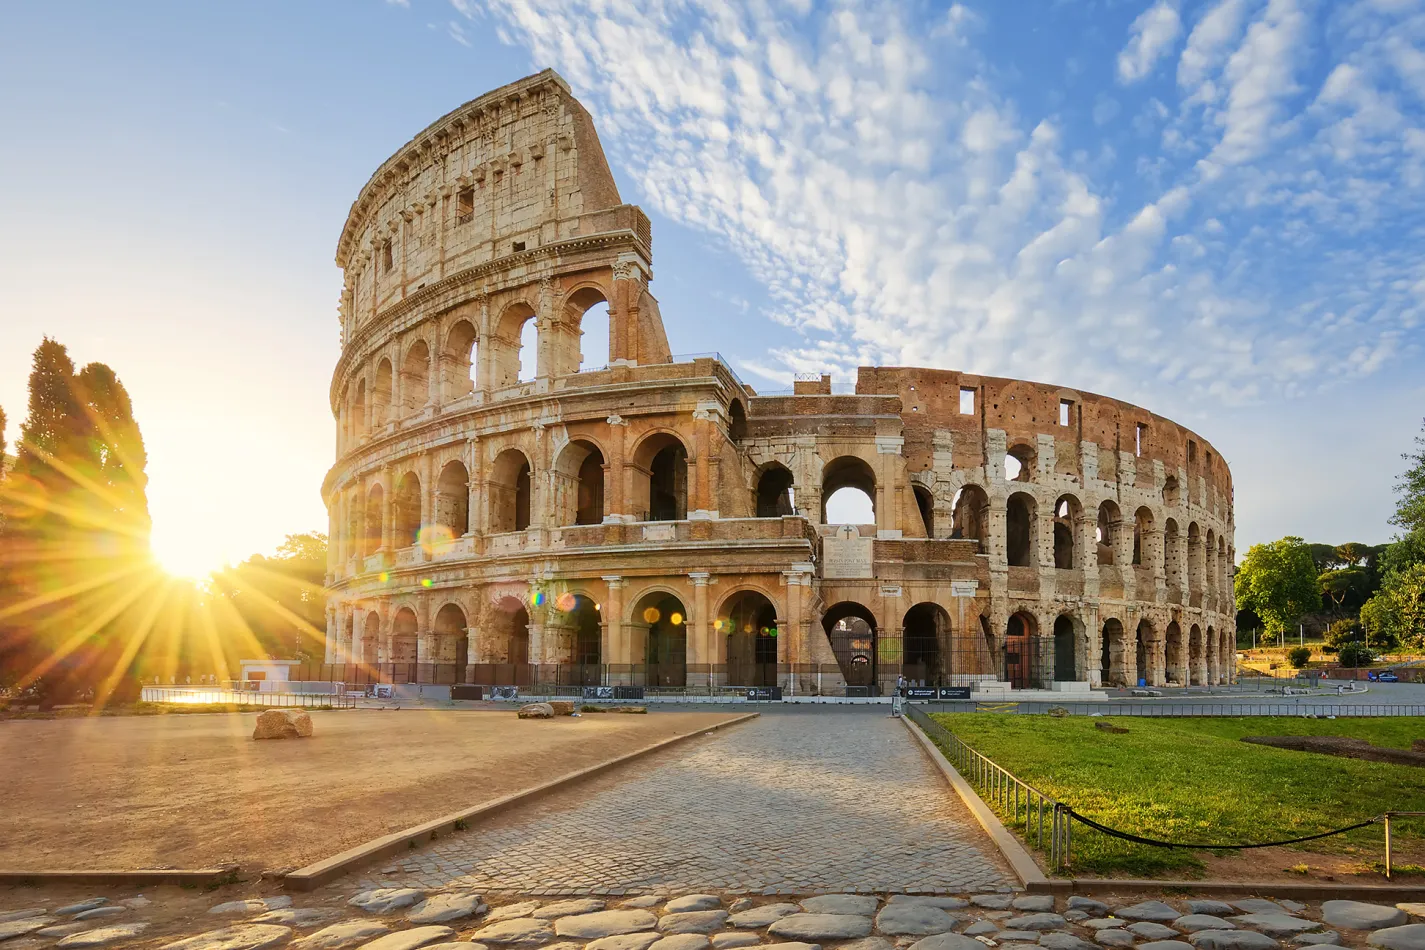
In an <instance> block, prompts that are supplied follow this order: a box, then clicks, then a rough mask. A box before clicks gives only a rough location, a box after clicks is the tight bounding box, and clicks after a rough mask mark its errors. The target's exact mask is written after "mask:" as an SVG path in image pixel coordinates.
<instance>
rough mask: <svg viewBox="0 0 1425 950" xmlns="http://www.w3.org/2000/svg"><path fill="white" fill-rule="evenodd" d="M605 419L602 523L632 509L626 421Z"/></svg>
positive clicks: (615, 521) (617, 417)
mask: <svg viewBox="0 0 1425 950" xmlns="http://www.w3.org/2000/svg"><path fill="white" fill-rule="evenodd" d="M605 421H606V422H607V423H608V426H609V430H608V432H609V438H608V448H609V454H608V457H607V458H605V459H604V463H605V468H604V524H619V523H620V522H623V521H625V520H628V519H627V516H628V515H629V514H630V513H631V511H632V505H630V504H629V500H628V494H629V492H628V488H629V486H628V473H627V471H626V467H627V466H626V465H625V463H624V459H625V456H626V455H627V452H628V446H627V444H626V443H627V439H628V421H627V420H626V419H624V418H623V417H622V416H620V415H618V414H617V413H615V414H613V415H611V416H609V417H608V419H607V420H605ZM619 662H620V663H622V662H624V661H623V660H620V661H619Z"/></svg>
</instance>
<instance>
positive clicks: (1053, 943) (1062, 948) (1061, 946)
mask: <svg viewBox="0 0 1425 950" xmlns="http://www.w3.org/2000/svg"><path fill="white" fill-rule="evenodd" d="M1039 946H1041V947H1047V948H1048V950H1098V947H1095V946H1094V945H1093V944H1091V943H1089V942H1088V941H1087V940H1084V939H1082V938H1080V937H1075V936H1074V935H1073V934H1071V933H1064V932H1063V931H1057V930H1056V931H1051V932H1049V933H1046V934H1040V936H1039ZM1184 950H1190V948H1184Z"/></svg>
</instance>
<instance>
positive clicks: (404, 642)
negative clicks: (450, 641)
mask: <svg viewBox="0 0 1425 950" xmlns="http://www.w3.org/2000/svg"><path fill="white" fill-rule="evenodd" d="M418 640H419V637H418V636H417V634H416V612H415V611H414V610H412V609H411V608H409V607H402V608H401V609H400V610H398V611H396V616H395V619H394V620H393V622H392V624H391V662H392V663H398V664H403V665H404V667H405V668H404V669H397V670H396V671H395V676H396V677H404V679H405V682H407V683H414V682H415V680H416V658H417V655H418V653H417V650H418V646H417V644H418ZM398 681H399V680H398Z"/></svg>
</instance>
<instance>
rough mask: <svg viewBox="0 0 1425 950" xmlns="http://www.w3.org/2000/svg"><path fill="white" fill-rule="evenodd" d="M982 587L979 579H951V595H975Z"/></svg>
mask: <svg viewBox="0 0 1425 950" xmlns="http://www.w3.org/2000/svg"><path fill="white" fill-rule="evenodd" d="M979 589H980V582H979V581H951V582H950V596H951V597H974V596H975V594H976V592H978V591H979Z"/></svg>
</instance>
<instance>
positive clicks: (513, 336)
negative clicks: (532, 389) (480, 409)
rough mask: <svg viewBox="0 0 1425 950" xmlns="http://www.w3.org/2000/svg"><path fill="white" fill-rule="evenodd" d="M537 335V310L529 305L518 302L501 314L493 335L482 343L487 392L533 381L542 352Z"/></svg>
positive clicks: (493, 329)
mask: <svg viewBox="0 0 1425 950" xmlns="http://www.w3.org/2000/svg"><path fill="white" fill-rule="evenodd" d="M537 334H538V328H537V327H536V325H535V317H534V308H533V307H531V306H530V305H529V304H527V303H524V302H523V301H518V302H515V303H512V304H510V305H509V306H508V307H506V308H505V309H504V310H503V311H501V312H500V316H499V318H498V319H497V320H496V321H495V322H494V324H493V327H492V329H491V330H490V332H489V333H488V334H486V337H485V339H483V340H481V341H480V343H481V345H482V346H483V347H484V348H485V365H486V367H488V368H489V371H490V378H489V379H488V380H484V381H483V382H482V385H483V387H484V388H485V389H487V390H499V389H503V388H505V387H507V386H513V385H515V384H516V383H518V382H520V380H522V379H533V378H534V371H535V369H536V366H535V364H536V361H537V357H538V354H537V351H538V349H539V347H538V345H537V344H538V339H537ZM526 364H528V367H527V372H526V371H525V369H526Z"/></svg>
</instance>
